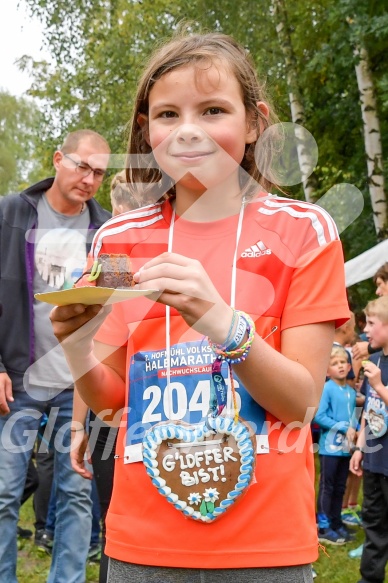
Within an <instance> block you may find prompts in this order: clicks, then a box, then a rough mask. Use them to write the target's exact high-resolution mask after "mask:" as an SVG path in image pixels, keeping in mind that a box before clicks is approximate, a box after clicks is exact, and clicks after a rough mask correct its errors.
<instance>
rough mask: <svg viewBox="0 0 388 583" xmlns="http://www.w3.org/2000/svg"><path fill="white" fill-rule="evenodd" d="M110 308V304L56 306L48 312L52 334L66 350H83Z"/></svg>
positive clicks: (89, 343) (89, 344)
mask: <svg viewBox="0 0 388 583" xmlns="http://www.w3.org/2000/svg"><path fill="white" fill-rule="evenodd" d="M111 309H112V307H111V306H101V305H93V306H85V305H83V304H71V305H69V306H56V307H55V308H54V309H53V310H51V313H50V320H51V324H52V326H53V330H54V334H55V336H56V338H57V339H58V341H59V342H60V343H61V345H62V347H63V348H64V349H65V350H66V351H68V350H71V349H73V350H76V351H77V350H84V349H85V348H86V347H89V346H91V343H92V340H93V337H94V335H95V334H96V332H97V330H98V329H99V327H100V326H101V324H102V323H103V321H104V320H105V318H106V316H107V315H108V314H109V312H110V311H111ZM78 354H79V353H78Z"/></svg>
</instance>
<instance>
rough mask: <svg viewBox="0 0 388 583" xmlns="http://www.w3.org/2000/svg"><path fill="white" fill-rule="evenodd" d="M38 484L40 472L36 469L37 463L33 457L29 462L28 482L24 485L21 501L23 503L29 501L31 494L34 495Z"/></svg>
mask: <svg viewBox="0 0 388 583" xmlns="http://www.w3.org/2000/svg"><path fill="white" fill-rule="evenodd" d="M38 486H39V477H38V472H37V471H36V467H35V464H34V462H33V460H32V458H31V459H30V463H29V464H28V469H27V477H26V483H25V485H24V491H23V496H22V498H21V501H20V504H21V505H22V504H24V503H25V502H27V500H28V499H29V498H30V496H32V495H33V493H34V492H36V490H37V488H38Z"/></svg>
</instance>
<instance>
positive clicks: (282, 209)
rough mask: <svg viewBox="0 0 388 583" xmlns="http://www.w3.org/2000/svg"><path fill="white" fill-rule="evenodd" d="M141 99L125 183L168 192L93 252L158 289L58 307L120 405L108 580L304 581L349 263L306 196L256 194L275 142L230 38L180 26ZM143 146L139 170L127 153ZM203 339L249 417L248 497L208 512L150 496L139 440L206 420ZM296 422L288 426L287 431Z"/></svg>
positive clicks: (88, 383)
mask: <svg viewBox="0 0 388 583" xmlns="http://www.w3.org/2000/svg"><path fill="white" fill-rule="evenodd" d="M134 103H135V108H134V112H133V120H132V126H131V135H130V141H129V154H130V155H131V156H130V157H129V164H130V167H129V169H128V182H129V183H130V185H131V188H133V189H137V190H139V189H144V190H145V191H147V189H149V190H153V191H154V192H155V191H156V192H159V196H158V197H157V198H160V199H161V198H162V197H163V196H164V195H165V194H166V193H167V195H168V199H167V200H164V201H162V202H160V203H157V204H153V205H149V206H147V207H145V208H144V209H137V210H135V211H131V212H129V213H126V214H124V215H120V216H118V217H115V218H114V219H112V220H111V221H108V223H106V225H105V228H104V229H103V230H101V231H100V233H99V235H98V236H97V237H96V238H95V240H94V244H93V250H92V253H91V255H90V261H89V264H90V265H91V264H92V263H93V262H94V261H95V260H98V256H99V254H100V253H126V254H127V255H129V256H130V257H131V261H132V266H133V271H134V279H135V282H136V284H137V285H136V288H137V289H139V290H149V289H154V290H160V291H159V292H158V293H155V294H154V295H153V296H150V297H138V298H136V299H132V300H131V301H127V302H123V303H117V304H114V305H113V306H112V310H111V312H110V313H108V312H109V310H108V309H107V308H105V307H104V308H102V309H101V307H99V306H97V307H96V306H83V305H81V304H76V305H69V306H62V307H56V308H54V310H53V311H52V314H51V319H52V323H53V326H54V331H55V334H56V335H57V337H58V338H59V339H60V340H61V341H64V343H63V348H64V350H65V353H66V356H67V359H68V362H69V363H70V365H71V367H72V371H73V375H74V377H75V378H77V388H78V390H79V391H80V393H81V395H82V398H83V399H84V400H85V401H86V402H87V403H88V404H89V406H90V407H91V408H92V409H93V410H94V411H95V412H97V413H98V412H101V411H103V410H104V409H106V408H109V409H110V410H113V413H114V414H115V415H116V417H117V416H119V415H121V413H122V411H123V410H124V415H123V422H122V423H121V427H120V431H119V437H118V442H117V451H116V465H115V481H114V487H113V496H112V501H111V504H110V508H109V512H108V517H107V546H106V552H107V554H108V555H109V556H110V557H111V559H110V564H109V569H110V571H109V577H108V580H109V582H114V583H121V582H127V581H137V583H141V582H148V581H151V580H155V581H163V583H168V582H179V581H189V580H190V581H191V582H193V583H194V582H198V583H199V582H200V581H201V582H206V583H218V582H221V581H222V582H223V583H226V582H227V581H236V578H237V579H238V581H239V582H240V583H252V582H256V581H262V582H265V583H280V582H283V581H284V582H287V583H308V582H310V583H311V581H312V571H311V562H312V561H314V560H316V558H317V552H318V540H317V532H316V526H315V502H314V464H313V456H312V451H311V438H310V430H309V423H310V421H311V418H312V416H313V413H312V412H313V411H314V410H315V407H317V406H318V403H319V399H320V394H321V387H322V386H323V380H324V378H325V373H326V369H327V363H328V359H329V355H330V349H331V345H332V341H333V332H334V327H335V324H337V325H341V324H342V323H343V322H344V321H345V320H347V319H348V317H349V310H348V305H347V301H346V294H345V286H344V281H343V278H341V277H336V278H335V280H334V281H333V284H332V285H330V286H329V287H328V286H327V281H328V278H329V277H330V275H331V274H332V273H333V271H335V272H336V273H338V274H341V273H343V272H344V269H343V256H342V249H341V244H340V242H339V240H338V236H337V234H336V229H335V225H334V223H333V222H332V219H331V218H330V217H329V216H328V215H327V214H326V213H325V211H323V210H322V209H321V208H319V207H317V206H314V205H310V204H306V203H304V202H303V203H300V202H298V201H294V200H291V199H285V198H278V197H276V196H271V195H268V193H267V192H266V190H265V189H269V188H271V187H272V179H271V176H270V174H269V172H268V163H269V159H270V153H269V152H268V151H263V150H262V149H261V147H260V144H259V142H258V140H259V137H260V135H261V134H262V132H263V131H264V130H265V129H266V128H268V126H269V125H270V119H271V114H270V108H269V106H268V104H267V103H266V101H265V98H264V95H263V90H262V87H261V86H260V84H259V83H258V81H257V78H256V74H255V70H254V67H253V65H252V63H251V61H250V59H249V56H248V54H247V52H246V51H245V49H244V48H243V47H241V46H240V45H238V44H237V43H236V42H235V41H234V40H233V39H232V38H231V37H228V36H225V35H222V34H217V33H214V34H206V35H195V34H194V35H180V36H177V37H176V38H174V39H173V40H172V41H171V42H170V43H168V44H167V45H165V46H163V47H161V48H160V49H159V50H158V51H157V52H156V53H155V54H154V55H153V57H152V58H151V60H150V62H149V64H148V66H147V68H146V71H145V73H144V75H143V77H142V79H141V80H140V82H139V89H138V94H137V96H136V98H135V100H134ZM136 155H139V156H140V155H143V156H144V160H148V166H147V167H144V166H145V164H144V163H142V164H140V165H139V166H141V167H138V166H136V167H133V166H132V165H131V164H132V160H133V159H134V158H136ZM263 158H264V160H266V163H263ZM142 162H144V161H142ZM258 166H260V168H261V170H259V168H258ZM264 172H265V176H263V173H264ZM259 183H260V184H261V186H259ZM236 307H237V308H238V309H239V312H236V309H235V308H236ZM99 309H100V312H99V313H98V311H99ZM97 313H98V315H96V314H97ZM248 314H249V315H248ZM248 318H249V319H248ZM251 320H252V322H253V325H251V324H250V323H249V322H251ZM247 322H248V324H247ZM248 328H249V329H248ZM97 330H98V331H97ZM255 330H256V332H255ZM241 334H242V337H241ZM230 337H232V339H230ZM211 346H213V347H216V346H218V347H219V348H220V349H221V350H222V352H223V353H224V355H226V356H225V357H227V358H229V359H230V375H231V377H232V378H234V381H233V383H234V385H235V388H236V391H237V397H238V404H237V405H233V408H232V411H234V409H235V407H236V406H237V407H238V409H240V411H241V417H242V418H244V419H246V420H247V421H249V422H250V423H251V424H252V425H253V424H254V426H255V429H256V433H257V435H256V440H255V441H256V442H257V449H256V454H260V455H256V469H255V481H254V483H252V484H251V485H250V486H249V488H248V491H247V492H246V493H245V494H244V496H243V497H242V499H241V500H240V501H239V502H238V503H237V504H236V505H235V506H231V507H230V509H229V510H228V511H227V513H226V514H224V515H223V516H222V517H221V518H219V519H217V520H215V521H213V522H211V523H209V524H206V523H203V522H199V521H198V522H197V521H194V520H191V519H188V518H186V517H185V516H184V515H183V514H182V513H181V512H179V511H178V510H177V509H176V508H174V507H173V506H172V505H171V504H169V502H168V501H167V500H166V499H165V498H163V497H162V496H161V495H160V494H159V492H158V491H157V490H156V488H155V487H154V485H153V484H152V482H151V479H150V477H149V476H148V475H147V472H146V468H145V466H144V464H143V463H142V458H141V455H142V449H141V440H142V437H143V435H144V430H145V429H146V428H147V427H149V426H153V425H154V424H155V423H156V422H159V421H161V422H163V421H166V420H169V422H170V423H173V422H174V421H175V423H179V422H180V421H181V420H183V421H187V422H189V423H195V424H197V423H199V422H201V423H202V422H204V421H205V420H206V419H207V415H208V411H209V395H210V390H211V383H210V376H211V370H213V367H214V363H215V355H214V354H212V349H211ZM232 346H237V349H238V350H239V354H241V357H239V358H237V357H236V356H233V355H234V354H235V352H236V351H233V350H232ZM237 349H236V350H237ZM189 350H190V352H189ZM217 350H218V349H217ZM241 351H242V352H241ZM80 354H82V359H80V358H79V355H80ZM196 354H197V355H199V356H200V357H201V358H205V356H206V357H207V356H208V357H209V361H208V362H209V366H208V367H207V366H191V367H189V368H188V367H187V366H184V367H183V363H184V362H185V361H186V360H187V359H188V358H189V357H190V358H191V359H192V360H191V362H198V363H199V362H200V360H195V358H197V357H196V356H195V355H196ZM172 355H175V358H174V359H173V360H172ZM193 355H194V356H193ZM177 359H178V361H179V362H181V361H182V365H181V366H179V363H178V365H177V364H176V362H177ZM193 359H194V360H193ZM189 362H190V361H189ZM166 363H167V364H166ZM166 367H167V368H166ZM182 367H183V369H182ZM209 369H210V371H209ZM180 371H182V372H180ZM224 374H225V373H224ZM284 379H287V382H284ZM229 388H230V387H229ZM173 397H174V399H173ZM235 403H237V401H235ZM234 412H235V411H234ZM229 414H230V409H229ZM260 419H263V420H265V421H266V423H264V424H263V423H261V422H260ZM295 421H297V422H298V428H295V426H294V427H293V428H291V427H290V428H287V427H286V426H287V424H289V423H292V422H295ZM267 428H269V429H270V431H269V430H268V431H267ZM263 443H264V444H265V443H266V444H267V445H262V444H263ZM286 446H287V447H286ZM284 449H286V450H287V451H286V452H285V453H284V455H279V451H280V450H281V451H283V450H284ZM284 484H287V488H286V489H284Z"/></svg>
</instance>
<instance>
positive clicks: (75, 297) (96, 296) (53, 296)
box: [34, 286, 159, 306]
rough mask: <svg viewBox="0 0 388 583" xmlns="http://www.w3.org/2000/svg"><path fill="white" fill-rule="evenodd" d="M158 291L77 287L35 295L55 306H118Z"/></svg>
mask: <svg viewBox="0 0 388 583" xmlns="http://www.w3.org/2000/svg"><path fill="white" fill-rule="evenodd" d="M158 291H159V290H157V289H132V288H128V289H114V288H112V287H95V286H86V287H75V288H71V289H65V290H59V291H53V292H47V293H43V294H35V296H34V297H35V299H37V300H39V301H40V302H46V303H47V304H52V305H53V306H68V305H69V304H85V305H86V306H91V305H93V304H116V303H117V302H124V301H125V300H131V299H133V298H138V297H139V296H149V295H150V294H153V293H157V292H158Z"/></svg>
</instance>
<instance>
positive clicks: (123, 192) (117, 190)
mask: <svg viewBox="0 0 388 583" xmlns="http://www.w3.org/2000/svg"><path fill="white" fill-rule="evenodd" d="M126 182H127V181H126V178H125V170H122V171H121V172H118V173H117V174H115V176H113V178H112V182H111V185H110V202H111V205H112V215H113V216H114V217H115V216H117V215H121V214H122V213H126V212H127V211H129V210H132V209H136V208H139V207H140V206H144V205H145V204H146V203H145V202H144V203H143V204H142V203H140V202H139V201H138V200H137V199H136V198H135V197H134V194H133V192H132V191H131V190H130V189H129V188H128V186H127V183H126Z"/></svg>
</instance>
